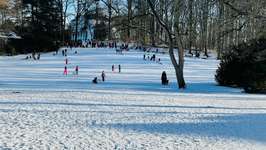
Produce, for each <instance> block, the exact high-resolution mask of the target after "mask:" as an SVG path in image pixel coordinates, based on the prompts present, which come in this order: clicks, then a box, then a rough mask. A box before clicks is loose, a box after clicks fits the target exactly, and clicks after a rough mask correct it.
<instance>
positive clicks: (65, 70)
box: [64, 66, 67, 75]
mask: <svg viewBox="0 0 266 150" xmlns="http://www.w3.org/2000/svg"><path fill="white" fill-rule="evenodd" d="M64 75H67V66H65V69H64Z"/></svg>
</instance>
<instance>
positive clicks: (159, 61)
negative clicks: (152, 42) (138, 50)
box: [143, 54, 162, 64]
mask: <svg viewBox="0 0 266 150" xmlns="http://www.w3.org/2000/svg"><path fill="white" fill-rule="evenodd" d="M143 60H150V61H156V62H157V63H159V64H162V62H161V58H158V59H156V55H155V54H153V55H152V56H151V57H150V56H149V55H146V54H144V55H143Z"/></svg>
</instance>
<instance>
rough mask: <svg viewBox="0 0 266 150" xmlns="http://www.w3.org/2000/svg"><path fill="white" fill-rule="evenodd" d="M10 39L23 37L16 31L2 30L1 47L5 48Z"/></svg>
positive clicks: (0, 35)
mask: <svg viewBox="0 0 266 150" xmlns="http://www.w3.org/2000/svg"><path fill="white" fill-rule="evenodd" d="M9 39H21V37H20V36H18V35H17V34H16V33H14V32H1V31H0V48H4V47H5V45H6V44H7V42H8V40H9Z"/></svg>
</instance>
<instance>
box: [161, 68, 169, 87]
mask: <svg viewBox="0 0 266 150" xmlns="http://www.w3.org/2000/svg"><path fill="white" fill-rule="evenodd" d="M161 80H162V85H168V79H167V75H166V72H165V71H163V73H162V77H161Z"/></svg>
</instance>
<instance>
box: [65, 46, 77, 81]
mask: <svg viewBox="0 0 266 150" xmlns="http://www.w3.org/2000/svg"><path fill="white" fill-rule="evenodd" d="M67 52H68V50H67V49H64V50H62V56H64V57H66V58H65V67H64V73H63V74H64V75H65V76H67V75H68V68H67V66H68V64H69V60H68V58H67ZM75 53H77V52H76V51H75ZM78 74H79V66H78V65H76V66H75V68H74V72H73V75H76V76H77V75H78Z"/></svg>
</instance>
